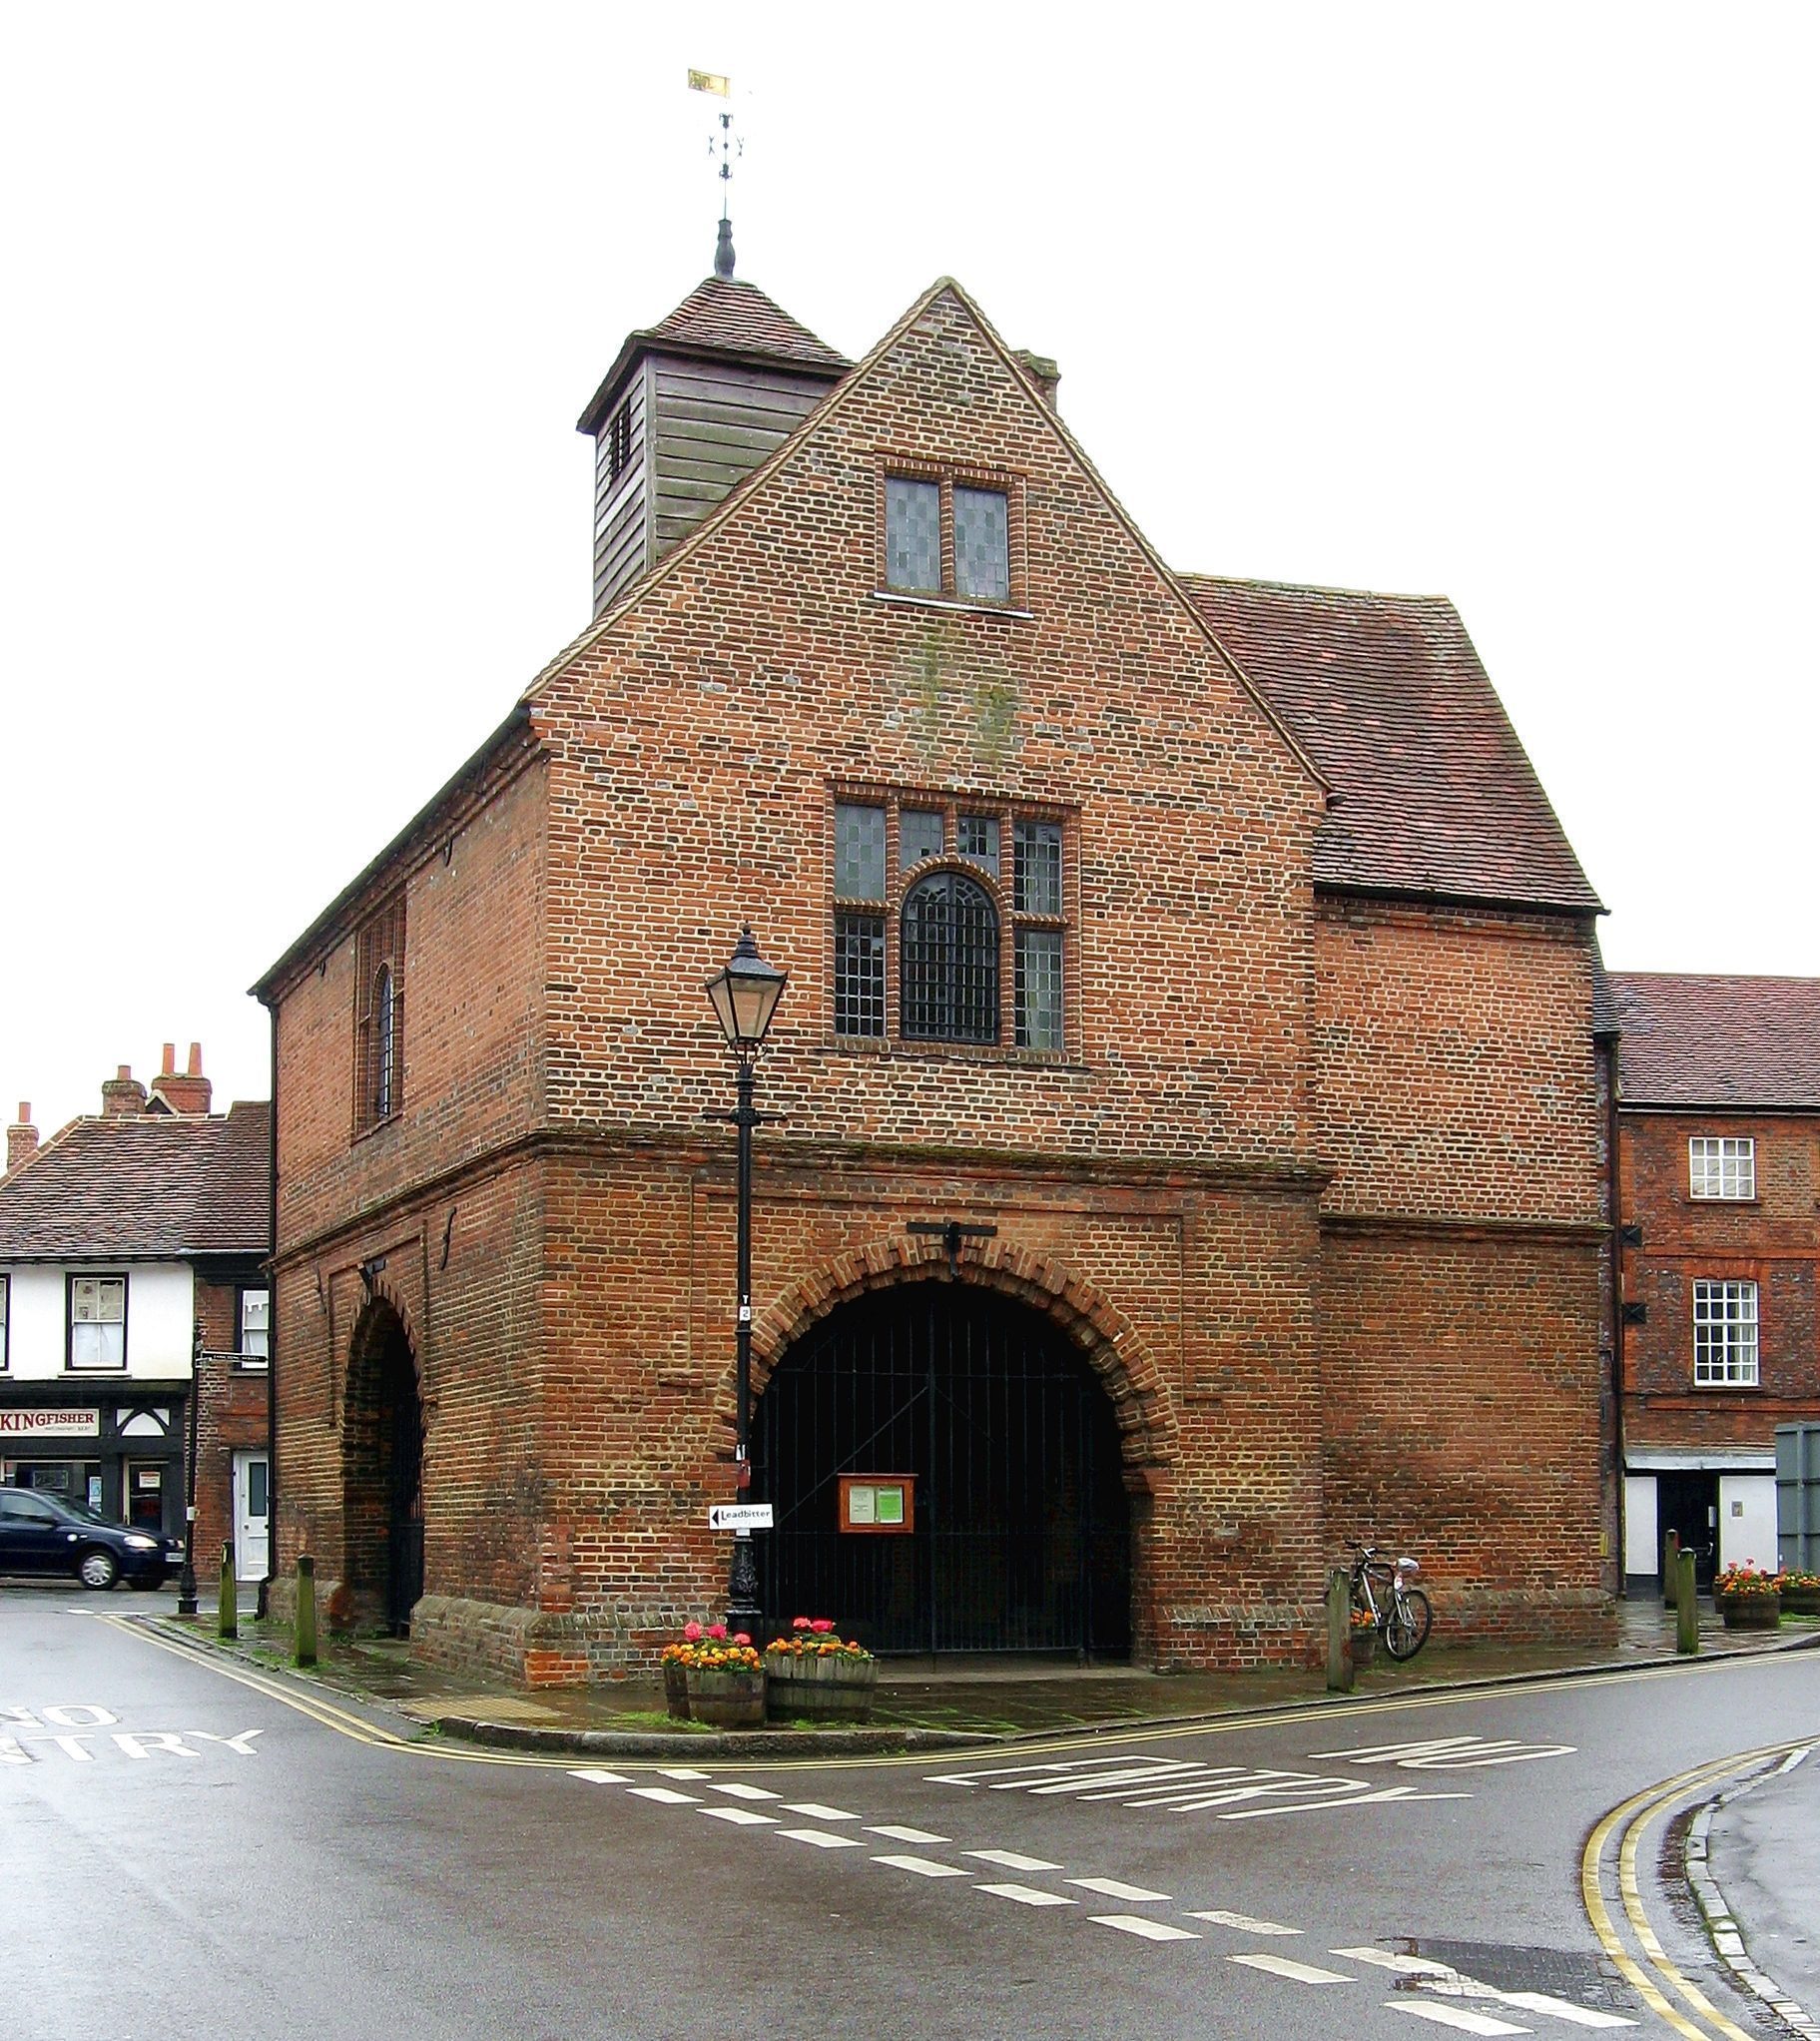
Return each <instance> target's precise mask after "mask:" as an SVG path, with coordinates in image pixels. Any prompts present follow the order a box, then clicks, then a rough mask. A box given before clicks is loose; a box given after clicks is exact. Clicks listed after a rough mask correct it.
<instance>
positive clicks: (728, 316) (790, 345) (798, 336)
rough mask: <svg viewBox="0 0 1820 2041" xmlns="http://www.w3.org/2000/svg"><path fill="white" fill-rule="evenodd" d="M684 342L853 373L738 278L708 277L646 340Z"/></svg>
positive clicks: (839, 356) (840, 358)
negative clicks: (775, 357) (768, 355)
mask: <svg viewBox="0 0 1820 2041" xmlns="http://www.w3.org/2000/svg"><path fill="white" fill-rule="evenodd" d="M646 338H648V339H650V340H681V341H685V342H687V343H688V344H689V345H692V346H698V347H734V348H737V349H739V351H740V352H742V353H755V354H776V355H779V356H781V357H782V358H783V359H785V360H788V361H810V362H814V363H815V364H816V365H817V366H819V367H825V368H851V367H852V366H853V363H852V362H851V361H849V360H848V358H847V356H846V355H845V354H837V353H836V352H835V350H834V348H833V347H831V346H830V345H829V344H828V342H827V341H826V340H817V339H816V337H815V335H814V334H812V333H811V332H810V331H809V329H808V328H807V327H806V326H803V325H800V324H799V323H798V322H797V321H796V320H794V319H792V318H791V316H790V314H789V313H787V312H786V311H785V310H784V308H783V307H782V306H781V305H776V304H774V303H773V302H772V301H771V300H770V299H769V298H767V297H766V296H765V294H764V292H763V291H761V290H760V289H759V287H758V286H757V285H756V284H747V283H743V282H742V281H741V280H740V279H739V278H737V277H709V278H707V279H705V280H704V281H703V282H702V283H701V284H699V285H697V286H696V288H695V289H694V290H693V291H692V292H690V294H689V296H688V297H687V298H685V299H684V300H683V302H682V304H680V305H679V306H678V307H677V308H676V310H675V311H674V312H673V313H672V314H671V315H670V317H669V318H668V319H666V320H665V321H664V322H663V323H662V324H661V325H659V326H655V327H653V328H652V329H651V331H650V333H649V335H648V336H647V337H646Z"/></svg>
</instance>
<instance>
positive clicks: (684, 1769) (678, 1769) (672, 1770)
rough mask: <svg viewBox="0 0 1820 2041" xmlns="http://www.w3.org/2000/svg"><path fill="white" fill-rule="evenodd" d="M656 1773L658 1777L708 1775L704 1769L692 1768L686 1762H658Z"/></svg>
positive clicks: (703, 1776)
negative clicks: (696, 1769)
mask: <svg viewBox="0 0 1820 2041" xmlns="http://www.w3.org/2000/svg"><path fill="white" fill-rule="evenodd" d="M657 1775H658V1777H659V1778H706V1777H707V1776H708V1774H707V1773H706V1772H705V1771H695V1770H692V1769H691V1768H690V1767H689V1766H688V1765H686V1764H674V1765H672V1764H660V1765H659V1766H658V1768H657Z"/></svg>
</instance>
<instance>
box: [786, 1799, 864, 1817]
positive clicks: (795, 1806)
mask: <svg viewBox="0 0 1820 2041" xmlns="http://www.w3.org/2000/svg"><path fill="white" fill-rule="evenodd" d="M784 1811H785V1812H786V1813H787V1814H806V1815H808V1817H809V1818H810V1820H812V1821H857V1820H859V1818H860V1817H859V1815H858V1814H850V1813H849V1812H848V1811H847V1809H846V1808H845V1807H824V1806H823V1805H822V1804H821V1802H820V1801H819V1800H786V1801H785V1802H784Z"/></svg>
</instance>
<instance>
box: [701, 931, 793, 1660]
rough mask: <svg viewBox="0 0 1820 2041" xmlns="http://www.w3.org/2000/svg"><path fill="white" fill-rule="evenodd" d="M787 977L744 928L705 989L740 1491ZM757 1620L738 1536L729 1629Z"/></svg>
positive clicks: (748, 1469)
mask: <svg viewBox="0 0 1820 2041" xmlns="http://www.w3.org/2000/svg"><path fill="white" fill-rule="evenodd" d="M789 976H790V974H789V973H788V972H784V971H779V970H777V969H776V967H775V966H773V965H769V964H767V963H766V962H765V960H764V958H763V957H761V956H760V955H759V946H758V945H757V943H755V942H754V941H753V938H752V929H751V926H750V925H749V924H748V925H745V926H742V928H741V930H740V940H739V943H738V945H737V946H736V947H735V949H734V953H733V956H732V957H731V958H730V959H729V960H728V962H727V963H726V965H724V966H723V967H722V969H721V970H719V971H717V972H716V973H715V975H714V976H713V977H712V978H711V979H710V980H709V981H708V983H707V986H706V987H705V988H704V990H705V991H706V993H707V995H708V998H709V1001H710V1002H711V1003H712V1005H713V1007H714V1014H715V1019H716V1020H717V1021H719V1022H720V1023H721V1032H722V1033H723V1034H724V1035H725V1036H726V1037H727V1046H728V1047H729V1048H730V1049H732V1051H733V1056H734V1067H735V1082H736V1085H737V1090H736V1093H735V1097H736V1103H735V1106H734V1109H733V1110H732V1111H731V1112H715V1113H711V1114H710V1115H709V1117H710V1118H712V1119H730V1120H732V1122H733V1124H734V1127H735V1128H736V1129H737V1131H738V1135H739V1254H738V1260H739V1275H738V1282H739V1315H738V1317H737V1318H736V1319H735V1321H734V1356H735V1382H734V1392H733V1393H734V1403H735V1410H734V1462H735V1465H736V1467H737V1469H738V1480H739V1486H740V1489H741V1491H742V1493H743V1492H744V1491H745V1490H746V1489H748V1488H749V1487H750V1486H751V1485H752V1453H751V1445H752V1429H751V1428H752V1130H753V1128H754V1127H755V1126H762V1125H763V1124H764V1122H765V1120H766V1119H767V1118H768V1117H769V1116H770V1115H769V1114H766V1113H762V1112H760V1111H759V1110H758V1108H757V1106H756V1105H755V1104H754V1103H753V1093H754V1075H755V1069H756V1065H757V1063H758V1055H759V1050H760V1049H761V1048H763V1047H764V1045H765V1036H766V1034H767V1033H768V1032H769V1031H770V1028H771V1017H772V1016H773V1015H774V1014H775V1013H776V1012H777V1009H778V1002H779V1001H780V1000H781V999H782V998H783V997H784V987H785V984H786V983H787V981H788V979H789ZM758 1621H759V1576H758V1568H757V1566H756V1564H755V1563H754V1561H753V1556H752V1534H751V1533H750V1532H748V1531H736V1532H735V1533H734V1535H733V1570H732V1575H731V1578H730V1579H729V1581H728V1584H727V1628H728V1629H729V1630H733V1631H739V1630H745V1631H756V1628H757V1625H758Z"/></svg>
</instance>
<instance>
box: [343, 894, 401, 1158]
mask: <svg viewBox="0 0 1820 2041" xmlns="http://www.w3.org/2000/svg"><path fill="white" fill-rule="evenodd" d="M353 1060H354V1100H353V1130H354V1133H355V1135H356V1136H357V1135H359V1134H362V1133H364V1132H366V1131H367V1129H368V1128H370V1127H375V1126H379V1125H382V1124H383V1123H384V1122H385V1121H386V1120H388V1119H392V1118H394V1117H396V1115H397V1112H398V1110H399V1107H400V1106H401V1105H402V1104H403V1100H404V896H403V894H401V893H399V894H394V895H393V896H392V898H391V899H390V900H389V901H387V902H386V904H385V905H384V906H383V907H382V908H381V909H380V910H379V911H378V913H377V914H375V915H373V916H372V917H371V918H370V919H369V920H368V921H367V922H366V923H365V924H364V926H363V927H362V928H361V930H360V933H359V935H358V936H357V937H356V938H355V939H354V1058H353Z"/></svg>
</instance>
